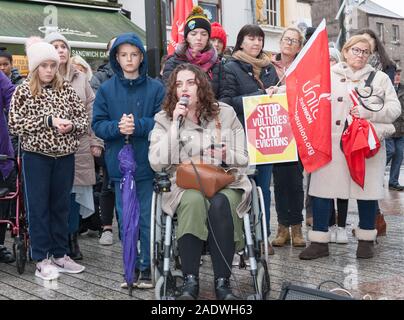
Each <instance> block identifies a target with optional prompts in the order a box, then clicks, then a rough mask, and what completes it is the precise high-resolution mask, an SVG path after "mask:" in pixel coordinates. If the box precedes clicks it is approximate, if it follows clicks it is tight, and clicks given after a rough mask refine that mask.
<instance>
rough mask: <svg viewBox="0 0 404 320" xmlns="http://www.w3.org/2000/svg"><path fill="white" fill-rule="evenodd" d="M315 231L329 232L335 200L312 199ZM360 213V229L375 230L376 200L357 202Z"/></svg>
mask: <svg viewBox="0 0 404 320" xmlns="http://www.w3.org/2000/svg"><path fill="white" fill-rule="evenodd" d="M312 200H313V231H322V232H328V223H329V221H330V216H331V207H332V201H333V199H325V198H318V197H312ZM357 202H358V211H359V228H361V229H363V230H373V229H374V228H375V217H376V206H377V201H376V200H357Z"/></svg>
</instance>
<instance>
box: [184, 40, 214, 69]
mask: <svg viewBox="0 0 404 320" xmlns="http://www.w3.org/2000/svg"><path fill="white" fill-rule="evenodd" d="M185 56H186V58H187V60H188V62H189V63H191V64H194V65H196V66H198V67H200V68H201V69H202V70H203V71H205V72H207V73H209V72H210V71H211V69H212V67H213V65H214V64H215V63H216V62H217V59H218V58H217V52H216V50H215V48H213V47H212V48H210V49H209V50H208V51H205V52H198V53H197V54H196V56H195V57H194V56H193V55H192V49H191V48H188V49H187V50H186V51H185ZM209 76H211V75H210V74H209Z"/></svg>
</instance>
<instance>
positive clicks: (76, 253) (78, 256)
mask: <svg viewBox="0 0 404 320" xmlns="http://www.w3.org/2000/svg"><path fill="white" fill-rule="evenodd" d="M77 235H78V233H77V232H75V233H69V257H70V258H72V259H73V260H83V255H82V253H81V251H80V247H79V242H78V240H77Z"/></svg>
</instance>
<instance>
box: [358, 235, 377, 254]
mask: <svg viewBox="0 0 404 320" xmlns="http://www.w3.org/2000/svg"><path fill="white" fill-rule="evenodd" d="M355 233H356V236H357V237H358V248H357V250H356V257H357V258H361V259H369V258H372V257H373V256H374V251H373V243H374V241H375V240H376V235H377V230H376V229H373V230H363V229H360V228H358V229H356V232H355Z"/></svg>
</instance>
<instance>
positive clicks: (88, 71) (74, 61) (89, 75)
mask: <svg viewBox="0 0 404 320" xmlns="http://www.w3.org/2000/svg"><path fill="white" fill-rule="evenodd" d="M70 62H71V63H72V64H77V65H80V66H82V67H83V68H84V69H86V72H85V74H86V77H87V80H88V81H90V80H91V78H92V77H93V71H92V70H91V67H90V65H89V64H88V63H87V61H86V60H84V59H83V58H82V57H80V56H78V55H76V56H74V57H71V59H70Z"/></svg>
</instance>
